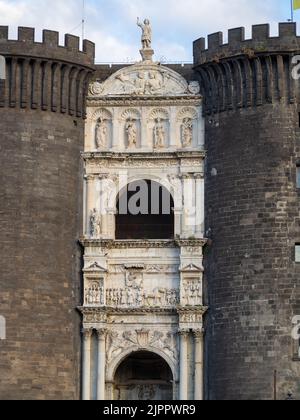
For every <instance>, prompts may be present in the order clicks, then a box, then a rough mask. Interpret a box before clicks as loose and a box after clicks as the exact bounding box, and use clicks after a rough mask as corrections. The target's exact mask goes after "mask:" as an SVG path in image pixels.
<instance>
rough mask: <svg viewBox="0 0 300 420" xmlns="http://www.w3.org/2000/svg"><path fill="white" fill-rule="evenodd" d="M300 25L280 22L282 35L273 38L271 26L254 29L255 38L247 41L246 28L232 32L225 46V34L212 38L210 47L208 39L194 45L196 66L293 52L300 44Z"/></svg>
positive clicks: (218, 33)
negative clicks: (299, 29)
mask: <svg viewBox="0 0 300 420" xmlns="http://www.w3.org/2000/svg"><path fill="white" fill-rule="evenodd" d="M296 29H297V28H296V23H292V22H290V23H279V36H278V37H277V36H271V35H270V25H269V24H261V25H253V26H252V37H251V38H250V39H245V28H243V27H242V28H235V29H230V30H229V31H228V43H226V44H223V33H222V32H217V33H215V34H211V35H208V48H207V49H205V39H204V38H200V39H198V40H197V41H195V42H194V58H195V61H194V63H195V65H202V64H208V63H210V62H213V61H215V60H216V58H218V59H226V58H228V57H233V56H236V57H239V56H245V55H247V54H249V52H251V51H252V54H253V55H255V54H257V55H259V54H261V53H276V52H278V51H285V52H293V51H295V50H297V48H298V46H299V45H300V37H299V36H297V33H296Z"/></svg>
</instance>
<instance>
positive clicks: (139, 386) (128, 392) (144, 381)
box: [114, 351, 174, 401]
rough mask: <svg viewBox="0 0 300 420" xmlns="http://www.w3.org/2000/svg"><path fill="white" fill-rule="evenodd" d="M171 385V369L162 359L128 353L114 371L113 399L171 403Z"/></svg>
mask: <svg viewBox="0 0 300 420" xmlns="http://www.w3.org/2000/svg"><path fill="white" fill-rule="evenodd" d="M173 383H174V380H173V374H172V371H171V368H170V367H169V365H168V364H167V362H166V361H165V360H164V359H163V358H162V357H160V356H158V355H156V354H154V353H151V352H147V351H140V352H136V353H132V354H131V355H130V356H128V357H127V358H126V359H125V360H124V361H123V362H122V363H121V364H120V366H119V367H118V369H117V371H116V374H115V380H114V399H115V400H119V401H155V400H157V401H168V400H173Z"/></svg>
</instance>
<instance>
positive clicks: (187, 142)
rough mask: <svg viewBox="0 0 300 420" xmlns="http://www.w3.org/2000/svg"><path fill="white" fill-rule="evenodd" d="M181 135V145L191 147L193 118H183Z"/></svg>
mask: <svg viewBox="0 0 300 420" xmlns="http://www.w3.org/2000/svg"><path fill="white" fill-rule="evenodd" d="M181 136H182V138H181V141H182V147H191V146H192V143H193V120H192V119H191V118H185V119H184V120H183V122H182V128H181Z"/></svg>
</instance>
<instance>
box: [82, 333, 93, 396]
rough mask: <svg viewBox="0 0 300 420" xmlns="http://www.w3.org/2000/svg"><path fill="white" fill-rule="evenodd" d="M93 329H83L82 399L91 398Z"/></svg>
mask: <svg viewBox="0 0 300 420" xmlns="http://www.w3.org/2000/svg"><path fill="white" fill-rule="evenodd" d="M92 333H93V331H92V330H91V329H87V330H83V331H82V337H83V354H82V399H83V400H84V401H89V400H90V399H91V338H92Z"/></svg>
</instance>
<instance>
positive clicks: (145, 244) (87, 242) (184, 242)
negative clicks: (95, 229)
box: [79, 238, 208, 249]
mask: <svg viewBox="0 0 300 420" xmlns="http://www.w3.org/2000/svg"><path fill="white" fill-rule="evenodd" d="M207 241H208V240H207V239H205V238H203V239H176V240H172V239H162V240H156V239H145V240H113V239H91V238H80V240H79V242H80V244H81V245H82V246H84V247H101V248H105V249H129V248H131V249H132V248H145V249H149V248H181V247H203V246H204V245H206V243H207Z"/></svg>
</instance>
